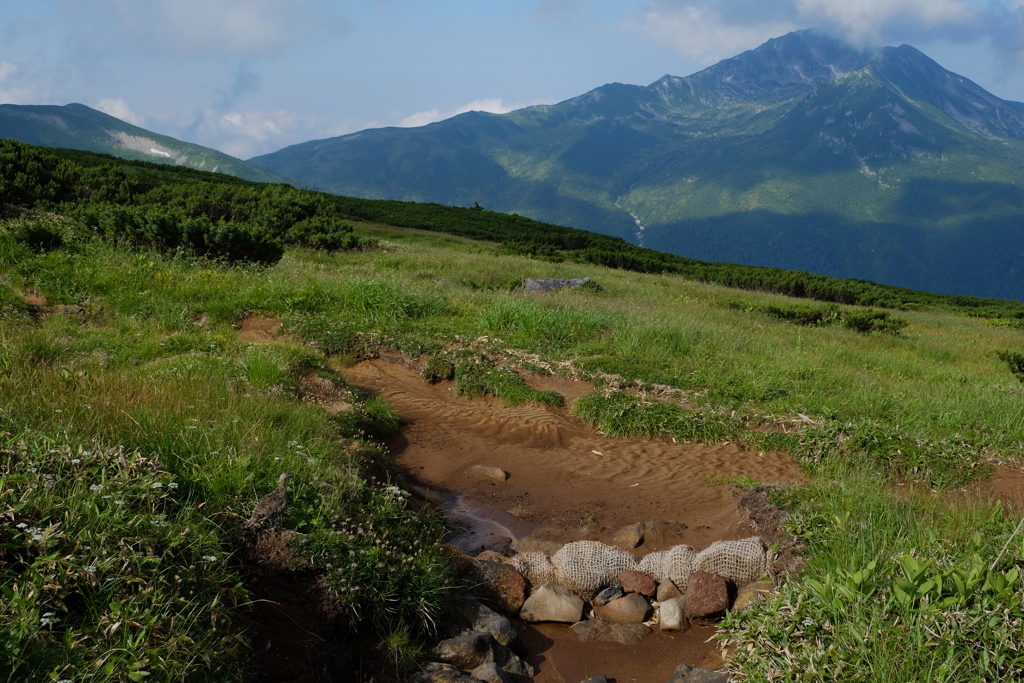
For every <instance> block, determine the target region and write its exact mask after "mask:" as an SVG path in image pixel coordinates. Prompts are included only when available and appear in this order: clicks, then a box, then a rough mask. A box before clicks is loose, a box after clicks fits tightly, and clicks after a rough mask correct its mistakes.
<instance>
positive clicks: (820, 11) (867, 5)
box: [794, 0, 977, 42]
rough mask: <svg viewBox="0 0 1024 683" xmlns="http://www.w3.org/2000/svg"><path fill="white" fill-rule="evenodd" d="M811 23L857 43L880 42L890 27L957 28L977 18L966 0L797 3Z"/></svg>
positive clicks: (822, 0) (804, 0)
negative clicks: (903, 24)
mask: <svg viewBox="0 0 1024 683" xmlns="http://www.w3.org/2000/svg"><path fill="white" fill-rule="evenodd" d="M794 3H795V6H796V8H797V11H798V12H799V16H800V17H801V18H802V19H804V20H805V21H806V22H809V23H810V24H821V23H826V24H828V25H831V26H834V27H836V28H838V29H840V30H841V31H843V32H844V33H845V34H846V36H847V37H848V38H850V39H851V40H854V41H858V42H865V41H867V42H873V41H877V40H878V39H879V38H880V36H881V34H882V32H883V30H884V29H885V27H886V26H887V25H890V24H892V23H896V22H913V23H915V24H917V25H918V27H920V28H930V27H938V26H943V25H954V26H955V25H958V24H963V23H967V22H970V21H972V20H973V19H974V17H975V16H976V15H977V11H976V10H975V9H974V7H973V6H972V5H971V4H970V3H969V2H966V1H965V0H794Z"/></svg>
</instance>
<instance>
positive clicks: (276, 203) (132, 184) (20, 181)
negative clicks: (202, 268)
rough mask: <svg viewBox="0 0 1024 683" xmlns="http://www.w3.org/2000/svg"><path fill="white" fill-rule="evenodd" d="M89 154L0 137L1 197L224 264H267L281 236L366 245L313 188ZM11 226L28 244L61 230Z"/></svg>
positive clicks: (324, 244) (115, 235) (94, 230)
mask: <svg viewBox="0 0 1024 683" xmlns="http://www.w3.org/2000/svg"><path fill="white" fill-rule="evenodd" d="M80 156H81V155H79V156H78V157H75V158H76V159H78V158H80ZM87 158H88V157H87ZM97 158H98V160H99V161H103V162H105V163H103V164H101V165H96V166H83V165H82V164H80V163H78V161H77V160H76V161H72V160H70V159H66V158H60V157H59V156H58V155H57V154H54V153H51V152H50V151H47V150H44V149H42V148H34V147H30V146H28V145H22V144H19V143H14V142H10V141H0V205H5V206H6V207H8V210H10V209H11V208H15V209H31V208H42V209H56V210H58V211H63V212H66V213H70V214H71V215H72V216H73V217H74V218H75V219H76V220H77V221H78V223H79V224H80V227H81V229H80V230H77V231H75V233H74V235H73V236H74V237H75V238H76V239H90V238H99V239H103V240H111V241H115V242H119V243H122V244H127V245H130V246H132V247H138V248H147V249H156V250H158V251H162V252H171V253H185V254H190V255H196V256H205V257H208V258H214V259H219V260H223V261H226V262H228V263H242V262H250V263H257V264H262V265H269V264H273V263H276V262H277V261H278V260H279V259H280V258H281V255H282V254H283V251H284V250H283V247H284V246H285V245H290V246H299V247H308V248H312V249H322V250H327V251H337V250H341V249H355V248H359V247H361V246H363V244H364V240H363V239H361V238H360V237H358V236H357V235H355V234H354V232H353V229H352V226H351V225H349V224H348V223H346V222H345V221H344V220H343V217H342V216H341V215H340V214H339V213H338V210H337V208H336V207H335V206H334V205H333V204H332V203H331V202H330V201H328V200H326V199H325V196H323V195H319V194H317V193H313V192H305V191H301V190H296V189H294V188H291V187H286V186H279V185H259V184H255V183H244V184H243V183H240V182H238V181H237V180H235V179H232V181H229V182H224V181H222V178H221V176H218V175H215V174H205V179H206V182H195V181H194V178H193V177H192V176H191V175H187V174H186V175H184V176H181V178H179V177H178V174H175V173H164V172H161V173H159V174H157V173H151V174H144V175H143V176H142V177H141V179H140V178H138V177H133V176H132V175H131V174H130V171H131V170H133V168H134V167H132V166H127V165H125V166H122V165H120V162H119V160H115V159H113V158H108V157H97ZM199 177H203V176H202V175H200V176H199ZM182 179H187V182H182ZM19 231H20V232H19V234H17V235H15V236H14V237H15V239H16V240H18V241H20V242H22V243H24V244H26V245H28V246H29V247H30V248H32V249H34V250H36V251H40V250H47V249H55V248H59V247H61V246H63V245H64V243H65V239H66V236H65V235H63V234H61V233H59V232H55V231H54V230H53V229H52V228H51V227H49V226H48V225H47V224H42V223H39V224H36V223H25V224H22V227H20V228H19Z"/></svg>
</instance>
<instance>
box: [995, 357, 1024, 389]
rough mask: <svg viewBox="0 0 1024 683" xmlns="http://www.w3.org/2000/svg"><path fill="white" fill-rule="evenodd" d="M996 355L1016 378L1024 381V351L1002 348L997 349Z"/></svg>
mask: <svg viewBox="0 0 1024 683" xmlns="http://www.w3.org/2000/svg"><path fill="white" fill-rule="evenodd" d="M996 356H998V357H999V360H1001V361H1003V362H1004V363H1006V365H1007V366H1009V368H1010V372H1012V373H1013V374H1014V375H1015V376H1016V377H1017V379H1019V380H1020V381H1021V382H1024V353H1019V352H1017V351H1005V350H1003V351H997V352H996Z"/></svg>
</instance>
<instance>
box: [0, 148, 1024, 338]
mask: <svg viewBox="0 0 1024 683" xmlns="http://www.w3.org/2000/svg"><path fill="white" fill-rule="evenodd" d="M0 204H6V205H7V206H8V207H21V208H28V207H43V208H46V207H50V208H59V207H61V206H64V207H66V210H68V211H69V212H70V213H71V214H72V215H73V216H75V217H76V218H77V219H78V224H79V225H80V226H81V230H80V233H79V234H78V235H77V237H76V238H81V237H83V236H85V237H90V236H98V237H102V238H109V239H115V240H124V241H128V242H131V243H135V244H138V245H139V246H144V247H151V248H159V249H164V250H175V249H179V250H185V251H190V250H191V251H194V252H196V253H201V254H205V255H208V256H214V257H219V258H225V259H228V260H238V261H257V262H263V263H272V262H274V261H276V259H277V258H279V257H280V254H281V249H282V247H283V245H287V244H298V245H303V246H312V247H320V248H328V249H343V248H354V247H358V246H360V244H361V242H360V239H359V238H357V237H356V236H355V235H354V234H353V232H352V226H351V224H350V223H349V222H348V221H363V222H371V223H383V224H387V225H394V226H399V227H408V228H419V229H423V230H431V231H436V232H445V233H449V234H453V235H459V236H462V237H469V238H472V239H478V240H487V241H492V242H497V243H500V244H501V245H503V248H504V249H505V250H507V251H509V252H513V253H519V254H526V255H530V256H532V257H534V258H538V259H543V260H548V261H569V262H579V263H593V264H598V265H605V266H610V267H613V268H621V269H624V270H630V271H634V272H641V273H675V274H679V275H682V276H684V277H686V278H687V279H691V280H697V281H702V282H710V283H715V284H721V285H726V286H730V287H737V288H741V289H751V290H759V291H766V292H775V293H779V294H787V295H789V296H796V297H802V298H810V299H817V300H820V301H827V302H834V303H843V304H857V305H864V306H879V307H883V308H897V309H903V308H910V307H922V306H924V307H932V308H938V309H944V310H957V311H961V312H966V313H968V314H971V315H978V316H983V317H992V318H1005V319H1007V320H1008V321H1016V320H1024V303H1021V302H1019V301H1009V300H1002V299H985V298H980V297H973V296H959V295H956V296H954V295H944V294H934V293H929V292H923V291H915V290H910V289H904V288H898V287H891V286H887V285H880V284H877V283H874V282H870V281H865V280H856V279H845V280H844V279H839V278H833V277H827V276H823V275H816V274H813V273H808V272H805V271H799V270H783V269H779V268H759V267H752V266H743V265H736V264H730V263H715V262H708V261H699V260H695V259H689V258H685V257H681V256H677V255H674V254H667V253H662V252H658V251H654V250H651V249H646V248H642V247H638V246H636V245H634V244H631V243H628V242H626V241H624V240H622V239H620V238H617V237H611V236H608V235H601V234H598V233H593V232H589V231H585V230H578V229H575V228H568V227H564V226H559V225H552V224H546V223H541V222H538V221H535V220H532V219H530V218H525V217H523V216H518V215H510V214H502V213H498V212H494V211H488V210H485V209H483V208H482V207H475V208H460V207H449V206H443V205H440V204H419V203H414V202H398V201H390V200H373V199H360V198H355V197H340V196H336V195H331V194H325V193H320V192H313V191H306V190H297V189H295V188H292V187H289V186H286V185H266V184H256V183H250V182H247V181H244V180H241V179H238V178H233V177H231V176H225V175H223V174H211V173H205V172H202V171H196V170H193V169H187V168H182V167H171V166H165V165H160V164H152V163H148V162H137V161H125V160H122V159H118V158H115V157H111V156H108V155H101V154H93V153H90V152H84V151H76V150H67V149H47V148H37V147H32V146H29V145H23V144H20V143H15V142H10V141H0ZM9 210H10V209H9ZM40 230H41V232H40V234H39V235H36V236H34V237H31V236H26V239H35V240H37V241H39V242H40V244H42V243H45V242H46V241H47V240H52V241H55V243H56V242H59V241H60V240H63V239H65V237H66V236H63V235H49V236H47V232H46V230H47V229H43V228H40ZM67 238H68V239H72V237H71V236H67Z"/></svg>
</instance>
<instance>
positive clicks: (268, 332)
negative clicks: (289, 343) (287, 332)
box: [238, 315, 286, 342]
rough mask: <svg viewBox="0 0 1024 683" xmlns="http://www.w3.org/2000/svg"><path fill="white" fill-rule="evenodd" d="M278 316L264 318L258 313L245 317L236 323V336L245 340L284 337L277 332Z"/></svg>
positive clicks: (271, 339)
mask: <svg viewBox="0 0 1024 683" xmlns="http://www.w3.org/2000/svg"><path fill="white" fill-rule="evenodd" d="M280 327H281V319H280V318H264V317H261V316H258V315H250V316H247V317H245V318H244V319H243V320H242V322H241V323H239V325H238V338H239V339H241V340H242V341H247V342H267V341H275V340H278V339H286V337H284V336H282V335H279V334H278V328H280Z"/></svg>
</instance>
